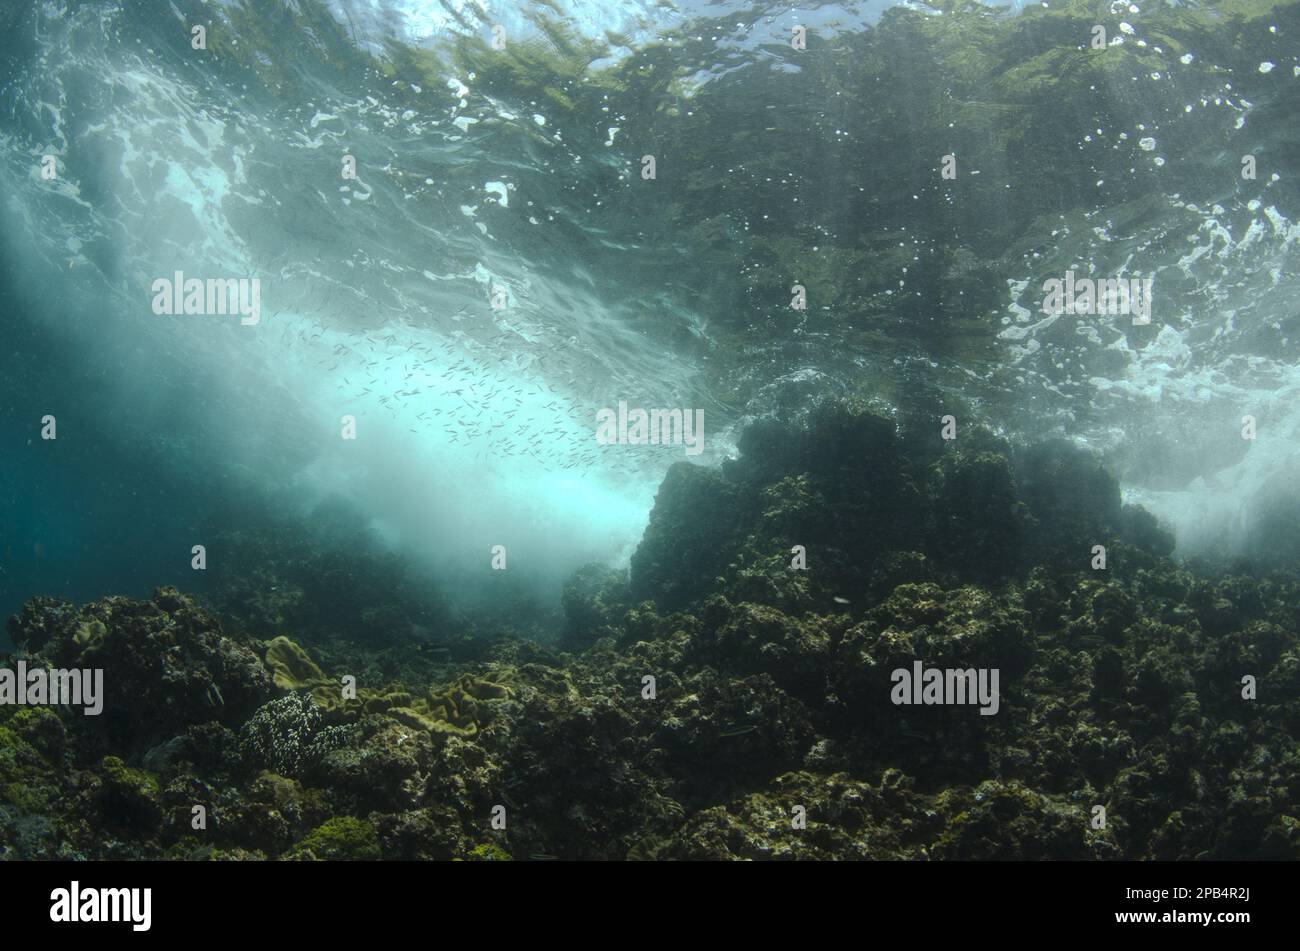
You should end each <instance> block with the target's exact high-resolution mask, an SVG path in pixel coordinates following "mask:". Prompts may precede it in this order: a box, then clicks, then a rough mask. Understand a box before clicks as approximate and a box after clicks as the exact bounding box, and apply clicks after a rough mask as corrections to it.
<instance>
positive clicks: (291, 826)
mask: <svg viewBox="0 0 1300 951" xmlns="http://www.w3.org/2000/svg"><path fill="white" fill-rule="evenodd" d="M960 442H961V443H962V444H961V446H960V448H958V447H956V446H948V447H945V446H943V445H939V444H936V442H926V441H925V440H924V439H923V438H922V437H917V436H907V437H904V436H900V435H898V433H897V432H896V428H895V426H894V425H893V423H892V422H891V421H889V420H887V419H884V418H882V417H879V416H876V415H873V414H872V413H871V412H868V411H866V410H864V409H862V408H855V407H851V406H845V405H840V404H832V405H827V406H823V407H820V408H817V409H815V410H813V411H812V412H810V413H809V414H807V417H806V419H804V420H802V421H800V422H777V421H772V420H765V421H760V422H757V423H754V424H753V425H751V426H750V428H749V429H748V430H747V431H746V433H745V434H744V437H743V438H742V440H741V442H740V447H741V455H740V457H739V458H738V459H735V460H732V461H730V462H728V463H726V464H724V465H723V466H722V467H721V468H720V469H717V470H712V469H704V468H698V467H693V466H690V465H686V464H680V465H676V466H674V467H673V468H672V469H671V470H670V472H669V473H668V475H667V477H666V478H665V480H664V482H663V484H662V486H661V488H660V491H659V495H658V498H657V500H656V503H655V508H654V511H653V512H652V514H651V519H650V524H649V527H648V529H647V531H646V533H645V536H644V539H643V540H642V543H641V546H640V548H639V549H638V550H637V552H636V555H635V557H634V558H633V559H632V564H631V570H630V572H629V573H622V572H618V571H612V570H609V569H605V568H601V567H599V566H591V567H589V568H585V569H583V570H582V571H580V572H579V573H578V574H577V575H575V577H574V578H573V579H572V580H571V582H570V583H569V585H568V586H567V587H566V589H565V593H564V597H563V603H564V608H565V611H566V613H567V615H568V618H569V624H568V627H567V628H566V630H565V632H564V633H563V635H562V636H561V638H560V639H559V641H558V642H557V643H556V645H554V646H546V645H543V644H539V643H535V642H532V641H529V640H525V639H519V638H510V637H502V638H497V639H495V640H492V641H487V642H483V643H479V644H477V645H475V646H473V647H472V649H471V648H469V647H467V648H466V649H465V650H463V651H461V652H460V654H461V656H459V657H457V658H454V659H452V658H448V657H446V656H440V657H439V658H438V659H437V660H436V661H432V660H430V659H429V658H428V657H426V656H423V655H421V654H420V653H419V652H412V653H410V654H406V655H403V654H394V653H391V652H390V651H391V648H388V647H382V646H380V645H379V644H378V643H376V641H375V640H374V638H373V637H372V636H371V635H370V634H363V635H361V637H360V643H359V644H357V645H352V646H349V645H347V644H343V643H339V642H335V641H330V642H328V643H327V642H324V641H314V640H312V639H311V638H310V636H309V634H310V632H302V631H299V630H298V629H297V628H294V627H291V626H288V625H285V626H283V627H281V628H279V629H277V630H275V631H274V635H275V636H273V637H272V638H271V639H270V640H261V639H260V637H261V636H262V635H264V634H266V633H268V632H267V631H265V629H264V628H263V627H262V626H261V625H260V624H254V625H247V626H245V625H243V624H240V623H234V624H232V625H231V628H230V631H229V632H227V631H224V630H223V628H222V626H221V625H220V624H219V623H218V622H217V621H216V620H215V618H214V617H213V616H212V615H211V614H209V613H208V612H206V611H204V610H203V609H201V608H199V607H197V606H196V604H195V603H194V601H193V600H192V599H191V598H189V597H188V596H186V595H182V594H180V593H178V592H176V591H175V590H173V589H167V588H164V589H159V591H158V592H157V593H156V594H155V595H154V597H153V598H152V599H151V600H149V601H143V602H140V601H133V600H130V599H127V598H121V597H109V598H104V599H103V600H101V601H98V602H95V603H93V604H89V605H86V606H84V607H82V608H75V607H73V606H72V605H69V604H65V603H61V602H57V601H53V600H51V599H48V598H35V599H33V600H32V601H31V602H29V603H28V604H27V606H26V607H25V608H24V610H23V611H22V613H21V614H19V615H18V616H16V617H14V618H13V619H11V621H10V624H9V630H10V633H11V636H12V638H13V640H14V642H15V643H16V644H18V645H19V646H20V647H21V648H23V650H24V651H25V652H26V654H25V657H24V659H25V660H26V661H27V662H28V664H42V665H51V666H60V667H74V666H81V667H86V666H94V667H102V668H103V669H104V670H105V694H106V697H105V704H104V713H103V715H102V716H101V717H87V716H83V715H81V713H80V712H79V711H74V710H67V709H57V708H52V707H29V708H15V707H13V706H0V849H2V850H3V852H2V853H0V854H3V855H4V856H6V857H27V858H34V857H40V858H58V857H64V858H113V857H140V858H145V857H147V858H209V859H221V860H229V859H244V860H246V859H298V860H334V859H374V858H402V859H443V860H448V859H464V860H471V861H498V860H505V859H512V858H513V859H517V860H529V859H532V860H546V859H551V858H581V859H608V858H639V859H706V858H707V859H718V858H721V859H804V858H814V859H916V860H921V859H1043V858H1070V859H1112V858H1161V859H1196V858H1215V859H1227V858H1291V859H1294V858H1300V831H1298V830H1300V752H1297V750H1298V747H1297V743H1296V738H1297V733H1298V732H1300V637H1298V635H1297V630H1300V607H1297V605H1300V575H1298V574H1297V573H1296V571H1295V568H1294V566H1292V567H1291V569H1290V570H1282V569H1276V570H1270V571H1253V572H1251V571H1244V570H1242V571H1234V570H1223V569H1222V568H1220V567H1219V566H1213V567H1211V566H1205V565H1197V564H1185V563H1181V562H1178V561H1175V560H1174V559H1172V558H1171V557H1170V540H1169V538H1168V536H1167V535H1166V534H1165V533H1164V532H1163V531H1162V530H1161V529H1160V527H1159V526H1158V525H1157V524H1156V523H1155V521H1154V519H1152V518H1151V517H1150V516H1149V515H1147V513H1145V512H1144V511H1142V510H1141V509H1137V508H1134V507H1126V506H1124V505H1123V504H1122V502H1121V499H1120V496H1119V492H1118V489H1117V487H1116V485H1115V482H1114V480H1113V479H1112V478H1111V477H1110V476H1109V475H1108V474H1107V473H1106V472H1105V470H1104V469H1102V468H1101V467H1099V466H1098V465H1097V463H1096V462H1095V460H1094V459H1093V458H1092V457H1091V456H1089V455H1087V454H1086V453H1082V452H1080V451H1078V450H1076V449H1073V448H1071V447H1068V446H1063V445H1059V444H1050V443H1049V444H1045V445H1042V446H1034V447H1029V448H1026V449H1021V450H1017V449H1013V448H1011V447H1009V446H1007V445H1006V444H1004V443H1002V442H1001V441H1000V440H998V439H997V438H996V437H994V436H992V435H990V434H987V433H983V432H979V431H972V432H970V433H967V434H966V435H965V436H964V437H963V439H962V440H961V441H960ZM1096 545H1102V546H1105V548H1106V550H1107V552H1108V563H1107V567H1105V568H1098V567H1094V564H1093V562H1092V557H1093V548H1094V546H1096ZM796 546H799V547H800V548H801V549H802V551H803V555H804V558H806V562H802V563H801V562H798V561H796V555H795V553H794V552H793V551H792V549H795V548H796ZM300 637H305V638H306V639H305V640H303V641H302V642H301V643H300V642H299V641H298V640H297V639H298V638H300ZM304 645H305V646H304ZM564 651H567V653H566V652H564ZM377 657H384V658H387V659H386V660H384V661H383V662H380V661H377V660H376V658H377ZM402 657H406V658H408V659H409V662H406V663H403V662H401V658H402ZM15 662H16V660H11V664H12V663H15ZM914 663H919V664H920V665H922V666H923V667H926V668H941V669H956V670H966V669H971V670H974V669H996V670H997V671H998V672H999V674H1000V688H999V689H1000V703H999V706H998V709H997V711H996V713H995V714H994V715H983V714H982V713H981V711H980V710H979V709H977V708H976V707H974V706H969V705H966V706H963V705H953V704H937V705H906V706H901V705H899V704H898V703H897V702H896V701H895V699H894V697H893V695H892V693H891V673H892V672H893V671H895V670H899V669H903V670H908V669H911V668H912V666H913V664H914ZM196 810H198V811H197V812H196ZM199 813H201V814H202V815H203V816H204V817H205V822H203V823H201V824H198V825H196V824H195V823H196V820H195V818H194V817H195V816H196V815H197V814H199ZM1102 815H1104V822H1103V821H1099V816H1102Z"/></svg>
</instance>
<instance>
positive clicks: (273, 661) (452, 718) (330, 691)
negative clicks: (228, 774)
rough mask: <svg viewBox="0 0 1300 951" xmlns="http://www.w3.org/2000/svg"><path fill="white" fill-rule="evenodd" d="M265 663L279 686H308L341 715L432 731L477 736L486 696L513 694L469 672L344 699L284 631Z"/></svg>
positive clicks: (325, 705) (326, 707)
mask: <svg viewBox="0 0 1300 951" xmlns="http://www.w3.org/2000/svg"><path fill="white" fill-rule="evenodd" d="M266 666H267V668H268V669H269V670H270V671H271V675H272V679H273V680H274V682H275V685H276V686H277V687H280V688H282V689H284V690H308V691H310V692H311V696H312V699H313V700H314V701H315V702H316V703H317V705H318V706H320V707H321V708H323V709H324V710H326V711H327V712H329V713H331V714H333V715H335V716H336V717H342V718H347V719H350V718H353V717H356V716H360V715H361V714H362V713H383V714H386V715H387V716H389V717H392V718H393V719H395V720H398V721H400V722H402V723H404V724H406V725H407V726H409V727H411V728H412V729H416V730H423V731H426V732H430V733H454V734H456V735H458V736H474V735H475V734H476V733H478V731H479V727H481V726H482V725H483V724H484V723H485V722H486V719H487V716H486V711H485V710H484V708H483V707H482V702H483V701H485V700H501V699H505V698H506V697H509V696H510V690H509V688H508V687H506V686H504V685H503V684H499V683H493V682H492V681H488V680H482V679H479V678H477V677H474V676H472V675H469V674H465V675H463V676H461V677H460V678H459V679H457V680H456V681H455V682H454V683H452V684H451V685H449V686H447V687H444V688H442V689H437V688H433V687H431V688H429V690H428V691H427V692H426V693H425V695H424V696H415V695H413V694H412V693H411V692H410V691H407V690H402V689H396V688H395V689H387V690H367V689H361V690H358V691H357V695H356V697H355V699H344V697H343V692H342V690H341V689H340V688H339V685H338V684H337V683H335V682H334V681H333V680H331V679H330V677H329V676H328V675H327V674H325V672H324V671H322V670H321V669H320V667H319V666H317V664H316V663H315V661H313V660H312V659H311V658H310V657H309V656H308V655H307V652H306V651H304V650H303V649H302V648H301V647H299V646H298V645H297V644H295V643H294V642H293V641H291V640H289V639H288V638H287V637H284V636H283V635H281V636H280V637H277V638H276V639H275V640H273V641H271V644H270V646H269V647H268V648H267V651H266Z"/></svg>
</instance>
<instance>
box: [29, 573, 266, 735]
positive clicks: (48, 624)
mask: <svg viewBox="0 0 1300 951" xmlns="http://www.w3.org/2000/svg"><path fill="white" fill-rule="evenodd" d="M9 633H10V636H11V637H12V638H13V639H14V642H15V643H16V644H18V645H20V646H23V647H26V648H28V649H29V650H32V651H33V654H32V655H31V657H29V664H30V665H33V666H34V665H37V664H47V665H49V666H51V667H58V668H102V669H103V670H104V688H103V689H104V697H103V712H102V713H101V714H100V715H99V716H94V717H85V718H84V719H85V721H86V722H85V723H84V724H80V725H79V726H78V729H82V730H93V731H95V732H97V733H99V734H101V735H102V736H103V737H104V740H105V742H106V743H108V744H109V745H111V747H112V748H113V749H115V750H117V751H118V752H125V753H129V754H134V753H136V752H143V750H144V749H146V748H148V747H149V746H153V745H156V744H157V743H159V742H161V741H163V740H165V739H168V738H169V737H171V736H173V735H175V733H177V732H178V731H180V730H182V729H184V728H185V727H186V726H189V725H191V724H198V723H205V722H209V721H216V722H220V723H225V724H230V725H238V724H240V723H242V722H243V721H244V719H245V718H246V717H248V716H249V714H251V713H252V712H253V711H254V710H255V709H257V707H258V706H260V705H261V704H262V703H264V702H265V701H266V700H267V699H269V697H270V693H271V679H270V677H269V676H268V675H267V673H266V671H265V670H264V669H263V667H262V664H261V662H260V661H259V660H258V658H257V655H256V654H255V653H254V652H253V650H252V649H251V648H250V647H249V646H248V645H246V644H245V643H243V642H242V641H240V640H239V639H237V638H235V637H231V636H228V635H227V634H225V633H224V632H223V630H222V628H221V625H220V623H219V622H218V621H217V619H216V618H215V617H213V616H212V615H211V614H209V613H207V612H206V611H204V610H203V609H201V608H199V607H198V606H197V605H196V604H195V602H194V601H193V599H192V598H190V597H188V596H186V595H183V594H181V593H179V592H178V591H176V589H174V588H159V589H158V590H157V591H156V592H155V593H154V596H153V599H152V600H150V601H133V600H131V599H130V598H121V597H112V598H104V599H103V600H101V601H97V602H94V603H93V604H89V605H86V606H85V607H83V608H81V609H79V610H75V609H73V608H72V607H71V606H70V605H67V604H63V603H52V602H50V601H48V600H42V601H38V602H33V603H31V604H29V605H28V607H27V608H26V609H25V610H24V612H23V613H22V614H21V615H18V616H17V617H15V618H12V619H11V620H10V623H9Z"/></svg>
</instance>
